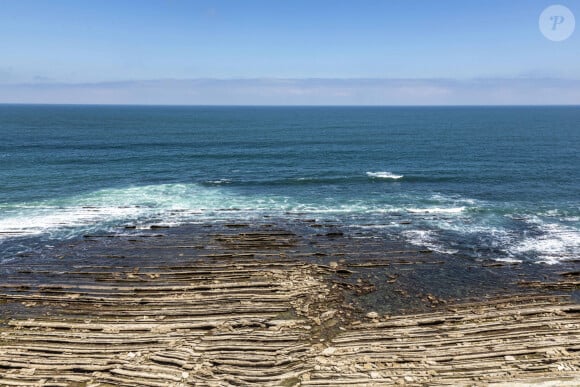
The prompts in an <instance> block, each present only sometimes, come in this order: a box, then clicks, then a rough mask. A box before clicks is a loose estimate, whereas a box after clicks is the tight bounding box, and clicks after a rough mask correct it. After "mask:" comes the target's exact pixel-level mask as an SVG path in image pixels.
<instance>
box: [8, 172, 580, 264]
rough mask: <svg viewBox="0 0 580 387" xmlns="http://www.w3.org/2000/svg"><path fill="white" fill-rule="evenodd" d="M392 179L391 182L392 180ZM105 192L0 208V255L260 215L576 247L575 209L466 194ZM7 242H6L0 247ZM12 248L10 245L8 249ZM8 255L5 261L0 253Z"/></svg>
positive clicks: (419, 236)
mask: <svg viewBox="0 0 580 387" xmlns="http://www.w3.org/2000/svg"><path fill="white" fill-rule="evenodd" d="M395 180H397V179H395ZM219 181H220V182H219V183H217V182H216V183H215V184H216V186H213V187H212V186H207V184H159V185H149V186H133V187H127V188H117V189H103V190H98V191H95V192H92V193H87V194H83V195H77V196H72V197H68V198H61V199H52V200H44V201H39V202H31V203H16V204H4V205H1V206H0V252H1V251H3V250H4V251H10V252H14V246H18V244H15V243H14V241H15V240H17V239H22V238H26V237H36V238H40V239H42V240H46V241H50V240H51V239H67V238H73V237H77V236H80V235H82V234H83V233H87V232H95V231H118V230H119V228H122V227H123V226H125V225H132V226H135V227H137V228H148V227H149V226H150V225H152V224H164V225H171V226H176V225H179V224H185V223H191V222H212V221H219V220H223V221H226V220H232V219H236V218H238V219H244V220H245V221H252V220H256V221H258V220H260V219H261V218H262V217H263V216H264V215H269V216H278V217H281V218H283V217H287V216H295V217H300V216H307V217H315V218H317V219H319V220H333V221H335V222H337V223H339V224H343V225H344V226H345V227H347V228H350V229H352V231H353V232H363V233H364V232H369V231H372V232H373V233H378V234H379V235H384V236H385V237H388V238H394V239H402V240H404V241H406V242H409V243H411V244H414V245H417V246H420V247H425V248H429V249H432V250H434V251H437V252H440V253H444V254H456V253H460V254H465V255H467V256H471V257H475V258H488V259H497V260H508V261H509V260H518V261H521V260H532V261H537V262H547V263H557V262H559V261H562V260H567V259H573V258H575V257H577V256H578V254H579V253H580V233H579V232H578V228H577V227H578V219H580V211H578V209H574V208H571V209H570V210H569V211H564V212H562V211H548V212H541V213H530V212H527V213H524V212H522V210H521V209H509V208H505V207H497V206H494V204H492V203H487V202H483V201H477V200H473V199H470V198H462V197H457V196H445V195H441V194H430V195H427V196H417V195H412V194H407V193H404V192H402V193H399V194H392V195H389V196H388V197H386V198H385V197H380V198H378V199H374V200H369V199H366V200H362V199H344V198H343V199H341V198H334V199H332V200H331V199H329V198H326V200H321V199H320V198H313V199H312V200H305V199H304V197H302V198H301V199H298V198H295V197H290V196H282V195H273V194H270V195H252V194H245V195H244V194H239V193H237V192H235V191H234V190H231V189H230V188H229V186H228V185H225V186H220V185H221V184H223V183H226V184H227V180H224V181H223V183H222V182H221V181H222V180H219ZM2 245H4V246H2ZM9 245H10V246H11V248H10V249H8V250H7V247H6V246H9ZM4 258H6V257H4Z"/></svg>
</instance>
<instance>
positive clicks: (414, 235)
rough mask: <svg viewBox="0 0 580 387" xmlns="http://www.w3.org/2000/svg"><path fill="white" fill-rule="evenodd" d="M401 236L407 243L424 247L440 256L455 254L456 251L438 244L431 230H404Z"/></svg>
mask: <svg viewBox="0 0 580 387" xmlns="http://www.w3.org/2000/svg"><path fill="white" fill-rule="evenodd" d="M401 235H402V236H403V237H404V238H405V240H407V242H409V243H411V244H413V245H415V246H419V247H426V248H428V249H430V250H433V251H435V252H438V253H442V254H456V253H457V252H458V251H457V250H454V249H447V248H445V246H443V245H442V244H441V243H439V241H438V239H437V236H436V233H435V231H433V230H406V231H402V232H401Z"/></svg>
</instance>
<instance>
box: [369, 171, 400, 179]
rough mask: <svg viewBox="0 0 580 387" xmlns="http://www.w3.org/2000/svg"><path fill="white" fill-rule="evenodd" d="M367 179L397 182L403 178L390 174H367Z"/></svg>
mask: <svg viewBox="0 0 580 387" xmlns="http://www.w3.org/2000/svg"><path fill="white" fill-rule="evenodd" d="M367 176H368V177H372V178H375V179H393V180H398V179H401V178H403V175H396V174H394V173H391V172H367Z"/></svg>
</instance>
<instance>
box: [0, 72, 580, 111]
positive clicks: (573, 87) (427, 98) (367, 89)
mask: <svg viewBox="0 0 580 387" xmlns="http://www.w3.org/2000/svg"><path fill="white" fill-rule="evenodd" d="M0 102H3V103H64V104H151V105H570V104H573V105H576V104H580V80H567V79H555V78H508V79H500V78H489V79H472V80H454V79H383V78H379V79H373V78H344V79H328V78H310V79H277V78H271V79H270V78H253V79H249V78H248V79H202V78H200V79H164V80H142V81H118V82H101V83H77V84H67V83H51V82H36V83H28V84H3V85H0Z"/></svg>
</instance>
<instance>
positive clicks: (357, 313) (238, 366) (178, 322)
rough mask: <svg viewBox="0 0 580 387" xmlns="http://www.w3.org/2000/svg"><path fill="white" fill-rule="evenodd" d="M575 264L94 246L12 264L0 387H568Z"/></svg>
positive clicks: (323, 250) (218, 237) (174, 233)
mask: <svg viewBox="0 0 580 387" xmlns="http://www.w3.org/2000/svg"><path fill="white" fill-rule="evenodd" d="M313 226H314V227H313ZM536 265H537V264H536ZM572 267H573V264H570V265H568V266H566V265H564V266H558V267H557V268H556V267H552V268H551V269H550V270H545V268H546V266H545V265H543V266H542V270H539V269H538V267H537V266H536V267H534V266H533V265H529V264H527V265H526V264H518V265H512V264H501V263H498V262H493V261H489V262H488V261H482V262H475V261H467V260H465V259H462V258H460V257H453V256H442V255H439V254H436V253H434V252H432V251H428V250H421V249H418V248H410V247H409V246H408V245H404V244H401V243H394V242H388V241H383V240H380V239H377V238H362V237H359V236H356V235H349V234H348V233H345V232H344V231H343V230H341V228H340V227H339V226H337V225H333V224H317V223H316V222H315V221H312V220H304V219H302V220H282V221H276V220H272V221H271V222H270V221H264V222H263V223H261V224H256V225H249V224H245V223H241V222H240V221H237V222H232V223H227V222H224V223H220V224H198V225H187V226H181V227H178V228H173V229H172V228H164V227H163V226H156V227H152V228H151V229H149V230H132V229H127V230H125V231H124V232H123V233H120V234H103V235H86V236H85V237H84V238H81V239H78V240H74V241H66V242H63V243H61V244H60V245H58V246H55V247H54V249H52V250H51V251H50V255H49V256H37V257H35V256H30V257H26V258H22V260H21V261H19V262H12V263H10V264H7V265H4V267H3V268H2V270H3V272H4V275H5V280H4V281H3V284H2V285H1V286H0V310H1V311H2V316H3V317H2V320H1V321H0V384H2V385H44V384H46V385H48V384H52V385H54V384H57V385H71V386H72V385H75V386H88V385H92V386H97V385H103V386H106V385H113V384H139V385H149V386H157V385H175V386H181V385H183V386H185V385H191V384H196V385H198V384H199V385H236V384H243V385H247V384H256V385H268V384H269V385H287V386H289V385H305V386H306V385H341V384H342V385H352V384H357V385H392V384H403V385H421V384H429V385H449V384H453V385H474V384H475V385H480V384H481V385H487V384H490V383H507V382H509V383H516V382H520V383H531V382H532V381H533V382H537V383H540V382H546V383H551V381H555V382H554V383H557V384H555V385H567V384H566V383H573V382H574V381H576V382H577V381H578V380H580V369H579V368H578V364H579V361H580V315H579V312H580V305H579V304H578V301H577V296H576V295H577V292H578V291H577V289H578V283H579V282H578V275H579V273H578V272H577V271H574V270H572V269H571V268H572ZM43 383H44V384H43ZM568 385H572V384H568Z"/></svg>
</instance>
